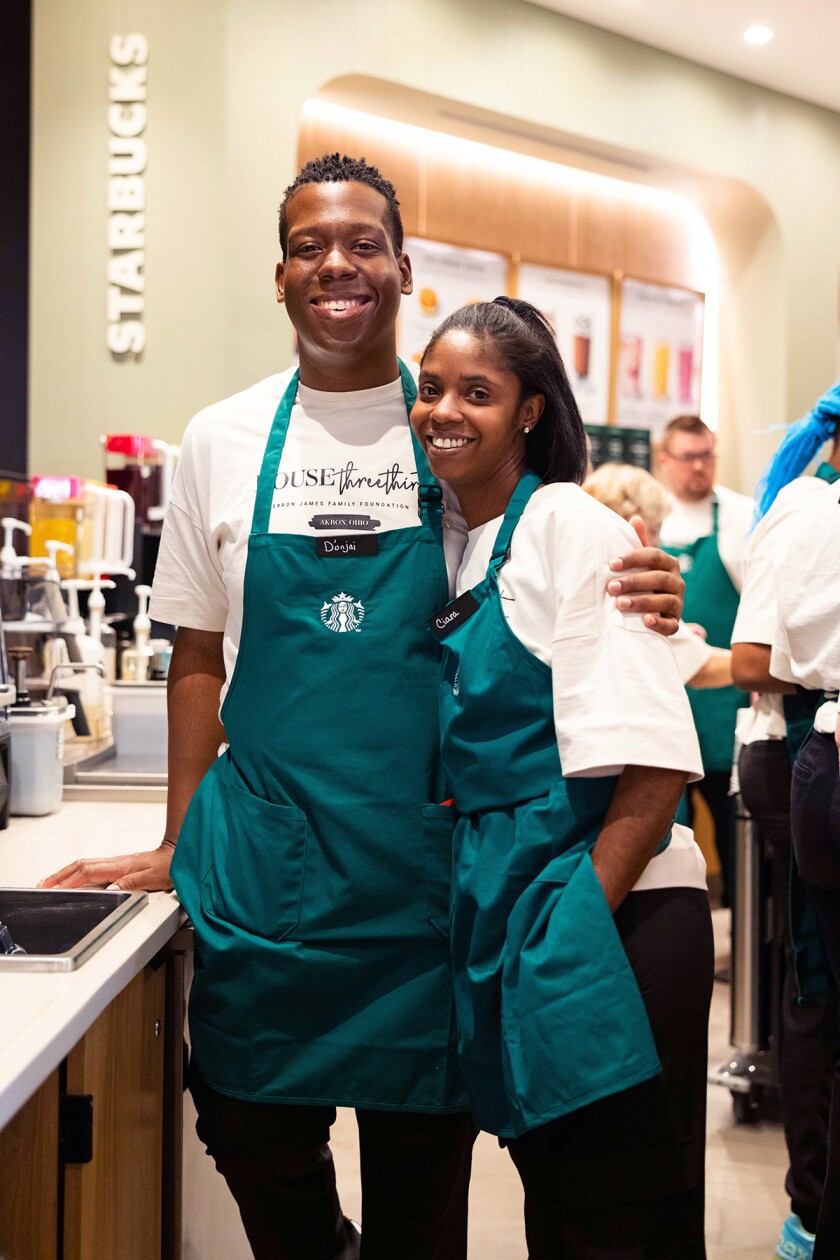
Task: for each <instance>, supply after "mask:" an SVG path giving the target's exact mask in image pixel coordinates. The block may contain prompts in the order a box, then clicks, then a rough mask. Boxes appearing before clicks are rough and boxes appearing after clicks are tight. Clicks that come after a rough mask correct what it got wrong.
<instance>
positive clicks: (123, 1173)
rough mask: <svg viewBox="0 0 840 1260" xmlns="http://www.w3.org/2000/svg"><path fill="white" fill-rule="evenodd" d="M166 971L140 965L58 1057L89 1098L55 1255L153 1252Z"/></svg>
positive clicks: (69, 1084) (156, 1245) (128, 1256)
mask: <svg viewBox="0 0 840 1260" xmlns="http://www.w3.org/2000/svg"><path fill="white" fill-rule="evenodd" d="M165 993H166V970H165V968H164V967H159V968H158V969H157V970H153V969H152V968H151V967H147V968H146V969H145V971H142V972H141V973H140V975H139V976H136V977H135V978H134V980H132V982H131V984H129V985H128V987H127V988H125V989H123V991H122V993H120V994H119V995H118V996H117V997H116V998H115V999H114V1001H113V1002H112V1003H111V1005H110V1006H109V1007H108V1008H107V1010H105V1011H104V1012H103V1013H102V1014H101V1015H100V1017H99V1019H98V1020H97V1021H96V1023H95V1024H94V1025H93V1026H92V1027H91V1028H90V1030H89V1031H88V1032H87V1034H86V1035H85V1036H84V1037H83V1038H82V1040H81V1041H80V1042H79V1044H78V1045H77V1046H76V1047H75V1048H74V1049H73V1050H72V1051H71V1053H70V1054H69V1055H68V1057H67V1080H66V1091H67V1093H68V1094H77V1095H78V1094H91V1095H92V1096H93V1109H92V1111H93V1117H92V1118H93V1134H92V1139H93V1142H92V1145H93V1158H92V1159H91V1161H90V1163H86V1164H65V1166H64V1223H63V1232H64V1260H90V1257H91V1256H96V1255H99V1256H119V1257H120V1260H152V1258H153V1257H156V1256H159V1255H160V1216H161V1160H162V1150H163V1140H162V1135H163V1064H164V1003H165Z"/></svg>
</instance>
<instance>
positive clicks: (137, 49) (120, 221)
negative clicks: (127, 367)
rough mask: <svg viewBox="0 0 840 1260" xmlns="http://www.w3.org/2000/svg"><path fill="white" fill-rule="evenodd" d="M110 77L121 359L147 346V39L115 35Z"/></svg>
mask: <svg viewBox="0 0 840 1260" xmlns="http://www.w3.org/2000/svg"><path fill="white" fill-rule="evenodd" d="M109 51H110V56H111V66H110V70H109V74H108V100H109V105H108V131H109V136H108V293H107V312H108V331H107V335H106V341H107V345H108V349H109V350H110V351H111V354H112V355H113V356H114V357H115V358H117V359H124V358H135V359H136V358H137V356H138V355H139V354H140V353H141V352H142V350H143V348H144V346H145V344H146V329H145V327H144V325H143V315H144V313H145V309H146V298H145V291H146V277H145V275H144V269H145V265H146V176H145V171H146V158H147V153H146V141H145V140H144V139H143V132H144V131H145V130H146V120H147V107H146V75H147V69H146V67H147V63H148V60H149V43H148V40H147V39H146V38H145V36H143V35H137V34H133V35H115V36H114V37H113V39H112V40H111V43H110V49H109Z"/></svg>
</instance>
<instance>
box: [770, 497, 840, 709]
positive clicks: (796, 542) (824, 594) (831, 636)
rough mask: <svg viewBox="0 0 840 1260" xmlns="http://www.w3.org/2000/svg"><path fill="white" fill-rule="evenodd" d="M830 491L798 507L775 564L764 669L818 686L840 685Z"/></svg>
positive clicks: (839, 592)
mask: <svg viewBox="0 0 840 1260" xmlns="http://www.w3.org/2000/svg"><path fill="white" fill-rule="evenodd" d="M836 489H837V487H836V486H834V487H832V493H830V494H823V495H819V496H817V497H816V498H815V499H814V500H813V502H812V503H810V504H808V505H807V506H805V507H803V509H802V510H801V511H800V512H799V513H798V514H797V516H796V519H795V521H794V522H792V524H791V528H790V530H789V532H788V533H787V534H786V542H787V546H786V547H785V548H783V549H782V552H781V555H780V556H779V559H778V563H777V567H776V597H777V600H778V608H779V620H778V626H777V629H776V633H775V635H774V638H773V650H772V654H771V658H770V672H771V673H772V674H773V675H774V676H775V677H776V678H781V679H784V680H786V681H790V682H797V683H800V684H801V685H802V686H803V687H809V688H810V689H811V690H814V691H818V690H821V689H825V690H836V689H837V687H838V685H840V503H838V501H837V499H838V495H837V494H835V493H834V491H835V490H836Z"/></svg>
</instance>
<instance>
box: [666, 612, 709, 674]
mask: <svg viewBox="0 0 840 1260" xmlns="http://www.w3.org/2000/svg"><path fill="white" fill-rule="evenodd" d="M668 642H669V643H670V645H671V651H672V652H673V653H674V660H675V661H676V662H677V670H678V672H679V675H680V680H681V681H682V682H683V683H686V684H687V683H689V682H691V679H692V678H693V677H694V675H695V674H696V673H697V672H698V671H699V670H701V669H702V668H703V666H704V665H705V664H706V662H707V661H708V659H709V657H710V656H711V655H712V649H711V648H710V647H709V645H708V643H707V642H706V640H705V639H703V638H701V636H700V635H699V634H695V633H694V631H693V630H689V628H688V626H687V625H686V624H685V622H684V621H681V622H680V624H679V628H678V629H677V633H676V634H672V635H671V637H670V639H669V640H668Z"/></svg>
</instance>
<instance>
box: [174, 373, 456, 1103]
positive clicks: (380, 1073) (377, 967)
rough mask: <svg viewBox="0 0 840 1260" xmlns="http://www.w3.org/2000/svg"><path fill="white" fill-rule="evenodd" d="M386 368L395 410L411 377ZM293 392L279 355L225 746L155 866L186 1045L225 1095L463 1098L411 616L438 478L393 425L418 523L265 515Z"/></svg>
mask: <svg viewBox="0 0 840 1260" xmlns="http://www.w3.org/2000/svg"><path fill="white" fill-rule="evenodd" d="M400 372H401V376H402V383H403V392H404V395H405V402H406V409H407V410H410V408H411V405H412V403H413V401H414V397H415V395H416V388H415V386H414V382H413V380H412V378H411V375H410V373H409V372H408V369H407V368H406V367H405V365H403V364H400ZM296 392H297V374H295V377H294V378H293V380H292V382H291V384H290V385H289V387H288V389H287V390H286V393H285V394H284V396H283V399H282V401H281V402H280V405H279V407H278V408H277V413H276V415H275V417H274V423H273V425H272V429H271V433H270V436H269V439H268V444H267V446H266V449H265V454H264V456H263V462H262V468H261V471H260V476H259V483H258V487H257V495H256V504H255V507H254V517H253V523H252V528H251V535H250V538H249V542H248V560H247V566H246V571H245V586H244V613H243V621H242V633H241V641H240V644H239V653H238V656H237V662H236V669H235V671H234V674H233V678H232V680H231V685H230V690H229V691H228V694H227V698H226V700H225V703H224V706H223V709H222V720H223V722H224V726H225V731H226V734H227V738H228V741H229V747H228V750H227V752H225V754H224V755H223V756H221V757H220V758H219V759H218V760H217V761H216V762H215V764H214V765H213V766H212V767H211V768H210V770H209V771H208V773H207V775H206V776H205V778H204V779H203V780H202V782H201V784H200V785H199V788H198V790H197V792H196V794H195V796H194V798H193V801H192V803H191V805H190V808H189V811H188V813H187V817H186V819H185V821H184V826H183V830H182V832H181V836H180V839H179V841H178V845H177V848H176V851H175V857H174V860H173V865H172V876H173V879H174V881H175V886H176V888H177V890H178V894H179V896H180V898H181V900H182V902H183V904H184V906H185V908H186V910H187V913H188V914H189V916H190V918H191V919H192V921H193V923H194V925H195V930H196V966H195V980H194V983H193V989H192V994H191V999H190V1034H191V1038H192V1047H193V1054H194V1055H195V1059H196V1062H197V1064H198V1067H199V1069H200V1071H201V1073H202V1075H203V1076H204V1078H205V1079H206V1080H207V1082H208V1084H210V1085H211V1086H212V1087H213V1088H215V1089H217V1090H219V1091H221V1092H222V1093H226V1094H231V1095H234V1096H236V1097H240V1098H246V1099H253V1100H258V1101H262V1102H284V1103H307V1104H310V1103H317V1104H340V1105H349V1106H363V1107H378V1108H384V1109H400V1110H409V1111H422V1112H431V1113H434V1112H445V1111H451V1110H465V1109H466V1107H467V1104H466V1099H465V1094H464V1087H463V1081H462V1078H461V1075H460V1072H459V1069H458V1066H457V1057H456V1047H455V1033H454V1003H453V994H452V979H451V968H450V958H449V943H448V918H449V886H450V877H451V865H452V823H453V819H452V811H451V808H449V807H448V806H442V805H441V804H439V802H440V801H441V800H442V798H443V795H444V793H443V782H442V776H441V770H440V756H439V748H438V739H439V736H438V720H437V686H438V682H439V677H440V652H439V649H438V647H437V645H436V644H434V643H433V642H432V640H431V639H430V637H429V635H428V634H427V633H426V630H425V622H426V619H427V617H428V615H429V613H430V612H431V611H433V610H434V609H435V608H436V607H440V604H441V602H442V601H443V600H445V599H446V595H447V577H446V567H445V561H444V554H443V547H442V531H441V492H440V488H439V487H438V486H437V484H436V483H435V481H434V479H433V478H432V475H431V472H430V470H429V467H428V463H427V462H426V458H425V455H424V454H423V451H422V449H421V448H420V446H419V445H418V444H417V442H416V441H415V440H414V438H413V436H412V442H413V449H414V454H415V460H416V464H417V474H418V482H419V500H420V515H421V524H419V525H417V526H413V527H410V528H406V529H395V530H391V531H389V532H386V533H382V534H379V535H370V534H366V535H354V536H348V535H341V536H339V537H337V538H334V539H326V540H325V539H323V538H313V537H310V536H305V535H295V534H281V533H271V532H269V519H270V513H271V504H272V495H273V491H274V486H275V480H276V476H277V470H278V467H279V464H280V457H281V453H282V450H283V445H284V442H285V439H286V433H287V430H288V426H289V420H290V417H291V412H292V406H293V404H294V400H295V396H296ZM328 544H330V545H328Z"/></svg>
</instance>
